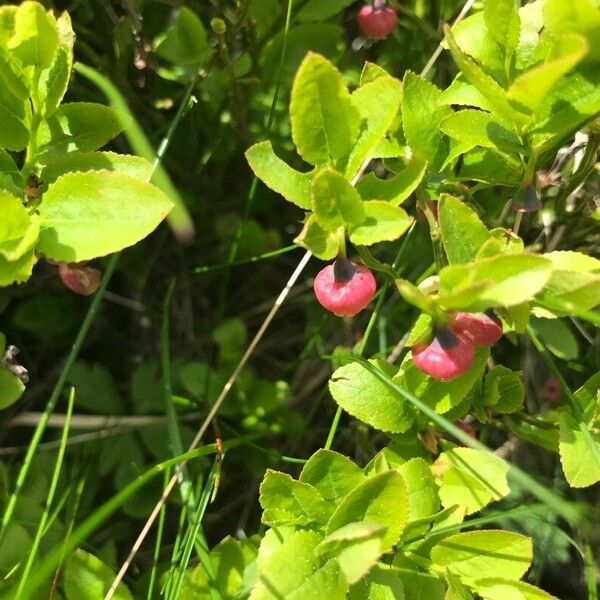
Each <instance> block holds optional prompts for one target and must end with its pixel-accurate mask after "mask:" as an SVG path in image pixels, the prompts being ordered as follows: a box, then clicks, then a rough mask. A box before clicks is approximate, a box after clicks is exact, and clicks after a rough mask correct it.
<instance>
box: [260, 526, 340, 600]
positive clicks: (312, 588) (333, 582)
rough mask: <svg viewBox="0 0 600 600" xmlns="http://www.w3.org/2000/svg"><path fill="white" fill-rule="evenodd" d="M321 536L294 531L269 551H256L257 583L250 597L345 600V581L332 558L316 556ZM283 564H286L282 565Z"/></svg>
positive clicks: (274, 599) (278, 599) (267, 599)
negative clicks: (263, 554)
mask: <svg viewBox="0 0 600 600" xmlns="http://www.w3.org/2000/svg"><path fill="white" fill-rule="evenodd" d="M322 540H323V537H322V536H321V535H319V534H318V533H316V532H314V531H302V530H300V531H296V532H295V533H292V534H291V535H289V536H287V537H286V538H284V540H283V543H282V544H280V545H279V546H278V547H276V548H274V549H273V550H272V551H271V552H270V554H268V555H267V556H265V557H262V558H261V554H262V552H263V546H262V544H261V548H260V551H259V555H258V559H259V562H258V583H257V584H256V586H255V587H254V589H253V590H252V593H251V594H250V599H249V600H281V598H285V599H286V600H320V599H321V598H322V593H323V590H327V598H328V600H329V599H331V600H344V598H345V597H346V592H347V591H348V583H347V581H346V578H345V577H344V574H343V572H342V570H341V568H340V566H339V563H338V562H337V560H335V559H334V558H329V559H328V558H326V557H322V556H317V554H316V548H317V546H318V545H319V544H320V543H321V541H322ZM283 566H285V567H283Z"/></svg>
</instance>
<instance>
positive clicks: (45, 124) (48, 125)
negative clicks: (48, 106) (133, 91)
mask: <svg viewBox="0 0 600 600" xmlns="http://www.w3.org/2000/svg"><path fill="white" fill-rule="evenodd" d="M124 119H125V117H124V116H123V115H120V114H118V113H117V111H116V110H115V109H114V108H110V107H108V106H104V105H103V104H95V103H92V102H71V103H69V104H63V105H61V106H60V107H59V108H58V109H57V110H56V112H55V113H54V114H53V115H52V116H51V117H50V118H49V119H48V121H42V124H41V126H40V129H39V131H38V144H39V147H40V150H39V151H40V153H41V154H50V155H51V154H56V153H64V152H71V151H72V150H83V151H84V152H89V151H91V150H97V149H98V148H101V147H102V146H104V145H105V144H107V143H108V142H109V141H110V140H112V139H113V138H114V137H115V136H117V135H118V134H119V133H121V131H123V120H124Z"/></svg>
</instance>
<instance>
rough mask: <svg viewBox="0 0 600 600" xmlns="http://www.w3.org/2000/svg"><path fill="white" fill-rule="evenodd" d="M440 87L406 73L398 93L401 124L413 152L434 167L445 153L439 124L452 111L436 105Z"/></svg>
mask: <svg viewBox="0 0 600 600" xmlns="http://www.w3.org/2000/svg"><path fill="white" fill-rule="evenodd" d="M440 96H441V91H440V90H439V89H438V88H437V87H436V86H435V85H433V84H432V83H429V82H428V81H426V80H425V79H423V78H421V77H419V76H418V75H415V74H414V73H411V72H410V71H409V72H407V73H406V75H405V77H404V82H403V94H402V126H403V128H404V135H405V137H406V141H407V142H408V143H409V145H410V147H411V149H412V151H413V154H414V155H415V156H417V157H418V158H421V159H422V160H426V161H427V162H428V163H429V165H430V167H431V169H432V170H433V171H438V170H439V168H440V166H441V165H442V163H443V162H444V159H445V158H446V155H447V154H448V140H447V139H446V138H445V137H444V136H443V135H442V134H441V133H440V130H439V124H440V122H441V121H442V119H443V118H444V117H447V116H448V115H449V114H450V113H451V112H452V111H451V109H450V108H449V107H448V106H443V105H441V106H440V105H438V101H439V99H440Z"/></svg>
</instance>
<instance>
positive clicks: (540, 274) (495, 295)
mask: <svg viewBox="0 0 600 600" xmlns="http://www.w3.org/2000/svg"><path fill="white" fill-rule="evenodd" d="M551 274H552V263H551V262H550V261H549V260H547V259H545V258H543V257H542V256H537V255H534V254H506V255H499V256H493V257H491V258H485V259H482V260H479V261H477V262H475V263H470V264H466V265H450V266H448V267H445V268H444V269H442V270H441V271H440V304H441V305H442V306H445V307H446V308H463V309H466V308H468V309H469V310H470V311H471V312H478V311H482V310H485V309H487V308H493V307H495V306H514V305H515V304H520V303H521V302H525V301H526V300H530V299H531V298H533V297H534V296H535V295H536V294H537V293H538V292H539V291H540V290H541V289H542V288H543V287H544V286H545V285H546V283H547V281H548V280H549V279H550V276H551ZM478 282H482V283H488V284H490V283H491V285H488V286H486V287H485V288H483V289H482V290H481V292H480V293H479V294H478V295H477V296H476V297H473V300H472V302H471V303H470V305H469V306H468V307H466V306H462V305H461V306H456V305H453V303H452V302H451V301H446V299H448V300H449V299H450V298H451V297H452V296H451V294H453V293H454V294H455V293H456V291H457V288H461V287H463V288H468V287H469V286H472V285H473V284H476V283H478ZM461 304H462V303H461Z"/></svg>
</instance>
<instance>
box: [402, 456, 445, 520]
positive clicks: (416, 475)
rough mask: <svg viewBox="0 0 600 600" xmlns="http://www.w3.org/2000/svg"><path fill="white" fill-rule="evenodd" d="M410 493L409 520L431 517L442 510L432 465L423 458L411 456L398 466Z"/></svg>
mask: <svg viewBox="0 0 600 600" xmlns="http://www.w3.org/2000/svg"><path fill="white" fill-rule="evenodd" d="M397 471H398V472H399V473H400V475H402V478H403V479H404V483H405V485H406V491H407V493H408V515H409V518H408V522H409V523H412V522H413V521H417V520H419V519H423V518H426V517H431V516H432V515H435V514H436V513H437V512H439V510H440V499H439V497H438V494H437V487H436V484H435V480H434V477H433V473H432V472H431V467H430V466H429V464H428V463H427V462H426V461H425V460H424V459H422V458H418V457H417V458H411V459H410V460H408V461H406V462H405V463H403V464H401V465H400V466H399V467H397Z"/></svg>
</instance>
